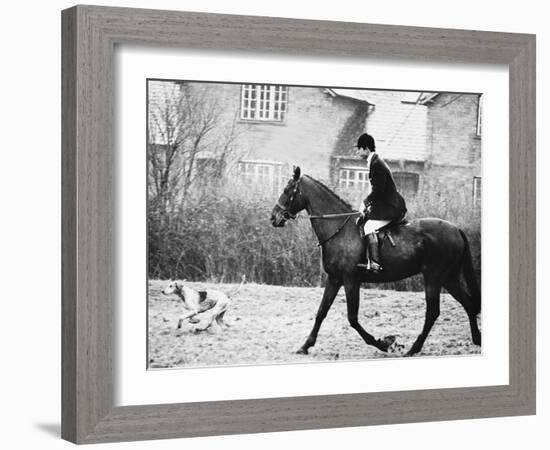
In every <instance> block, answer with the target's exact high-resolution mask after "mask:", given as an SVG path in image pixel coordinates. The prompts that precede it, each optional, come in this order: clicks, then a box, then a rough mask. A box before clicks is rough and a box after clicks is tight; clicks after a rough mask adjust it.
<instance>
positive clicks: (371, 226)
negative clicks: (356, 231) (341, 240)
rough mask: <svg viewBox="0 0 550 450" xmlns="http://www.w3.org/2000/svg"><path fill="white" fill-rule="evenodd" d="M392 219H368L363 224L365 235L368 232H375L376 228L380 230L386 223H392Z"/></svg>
mask: <svg viewBox="0 0 550 450" xmlns="http://www.w3.org/2000/svg"><path fill="white" fill-rule="evenodd" d="M390 222H391V220H367V221H366V222H365V225H363V230H364V231H365V236H366V235H367V234H371V233H374V232H375V231H376V230H379V229H380V228H382V227H383V226H384V225H387V224H388V223H390Z"/></svg>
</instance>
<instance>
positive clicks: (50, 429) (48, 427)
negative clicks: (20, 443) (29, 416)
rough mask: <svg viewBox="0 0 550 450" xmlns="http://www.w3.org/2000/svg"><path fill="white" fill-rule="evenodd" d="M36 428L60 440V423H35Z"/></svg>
mask: <svg viewBox="0 0 550 450" xmlns="http://www.w3.org/2000/svg"><path fill="white" fill-rule="evenodd" d="M36 428H38V429H39V430H41V431H43V432H44V433H46V434H49V435H50V436H53V437H56V438H60V437H61V424H60V423H37V424H36Z"/></svg>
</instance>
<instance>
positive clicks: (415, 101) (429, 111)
mask: <svg viewBox="0 0 550 450" xmlns="http://www.w3.org/2000/svg"><path fill="white" fill-rule="evenodd" d="M167 85H168V86H170V89H172V92H173V93H174V94H172V95H175V93H177V90H178V89H188V90H190V91H191V92H194V93H195V95H196V96H198V97H200V96H204V98H209V99H214V100H215V103H216V105H217V106H218V107H219V109H220V111H221V116H220V121H219V128H220V129H225V128H227V127H228V126H230V125H231V126H233V127H234V129H235V131H236V134H237V135H238V136H239V139H238V141H236V143H235V145H238V147H239V149H238V152H236V154H238V155H239V160H238V162H237V163H236V165H235V168H234V171H233V173H234V172H235V171H236V174H237V176H239V177H240V178H241V179H242V180H244V181H245V182H247V183H249V184H250V185H256V186H257V185H261V186H263V187H266V188H268V189H270V190H273V191H279V190H280V189H281V187H282V185H283V183H285V182H286V180H287V179H288V177H289V175H290V169H291V167H292V166H293V165H300V166H301V167H302V169H303V172H304V173H307V174H311V175H312V176H314V177H316V178H318V179H320V180H323V181H325V182H326V183H328V184H329V185H331V186H333V187H335V188H338V189H339V190H340V191H343V192H345V193H346V194H347V195H348V196H351V197H354V193H357V195H361V194H362V193H364V191H365V183H366V171H365V166H364V162H363V161H362V160H360V159H359V158H357V157H356V156H355V155H354V147H355V142H356V140H357V137H358V136H359V135H360V134H361V133H363V132H364V131H367V132H369V133H370V134H372V135H373V136H374V137H375V139H376V143H377V152H378V153H379V154H380V156H381V157H382V158H384V160H385V161H386V162H387V163H388V164H389V166H390V168H391V169H392V172H393V174H394V177H395V180H396V183H397V185H398V188H399V189H400V190H401V191H403V192H404V193H405V195H407V196H410V195H415V194H417V193H422V192H423V191H424V190H428V189H429V190H446V191H456V190H457V189H458V190H460V191H461V192H462V193H465V192H466V193H467V194H468V195H471V196H472V198H473V201H474V202H476V201H479V199H480V194H481V96H480V95H479V94H450V93H421V92H400V91H376V90H353V89H333V88H323V87H299V86H278V85H253V84H217V83H169V82H157V81H155V82H150V84H149V97H150V102H159V101H161V100H159V99H160V94H159V92H160V90H161V88H162V89H166V86H167ZM154 140H155V141H156V143H157V144H162V138H161V137H160V136H158V135H157V137H155V138H154ZM215 159H216V152H215V151H214V152H213V151H212V150H209V151H204V152H202V153H200V154H198V160H199V161H198V164H197V167H199V168H200V167H201V161H202V165H205V164H207V163H208V162H211V161H214V160H215Z"/></svg>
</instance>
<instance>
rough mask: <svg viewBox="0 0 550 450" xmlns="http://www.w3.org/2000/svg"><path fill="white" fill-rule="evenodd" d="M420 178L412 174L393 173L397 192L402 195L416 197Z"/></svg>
mask: <svg viewBox="0 0 550 450" xmlns="http://www.w3.org/2000/svg"><path fill="white" fill-rule="evenodd" d="M419 179H420V176H419V175H418V174H417V173H412V172H394V173H393V180H394V181H395V186H396V187H397V190H398V191H399V192H401V193H402V194H404V195H416V193H417V192H418V182H419Z"/></svg>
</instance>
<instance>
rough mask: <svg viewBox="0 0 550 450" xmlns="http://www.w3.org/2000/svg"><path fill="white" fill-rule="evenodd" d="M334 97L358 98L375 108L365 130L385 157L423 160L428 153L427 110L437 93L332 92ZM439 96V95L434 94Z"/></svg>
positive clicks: (345, 90) (336, 90)
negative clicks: (427, 104) (428, 104)
mask: <svg viewBox="0 0 550 450" xmlns="http://www.w3.org/2000/svg"><path fill="white" fill-rule="evenodd" d="M331 91H332V93H333V95H341V96H344V97H349V98H355V99H356V100H361V101H365V102H367V103H369V104H370V105H373V106H374V108H372V109H371V112H370V113H369V115H368V116H367V122H366V131H367V132H368V133H369V134H372V135H373V136H374V138H375V140H376V150H377V152H379V153H380V154H381V155H382V156H383V157H386V158H390V159H406V160H412V161H424V160H426V158H427V156H428V151H427V139H426V137H427V124H428V107H427V106H426V104H425V103H426V102H427V101H429V100H430V99H431V98H433V96H434V93H433V92H431V93H423V92H411V91H380V90H356V89H331ZM435 95H437V94H435Z"/></svg>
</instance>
